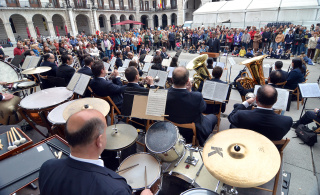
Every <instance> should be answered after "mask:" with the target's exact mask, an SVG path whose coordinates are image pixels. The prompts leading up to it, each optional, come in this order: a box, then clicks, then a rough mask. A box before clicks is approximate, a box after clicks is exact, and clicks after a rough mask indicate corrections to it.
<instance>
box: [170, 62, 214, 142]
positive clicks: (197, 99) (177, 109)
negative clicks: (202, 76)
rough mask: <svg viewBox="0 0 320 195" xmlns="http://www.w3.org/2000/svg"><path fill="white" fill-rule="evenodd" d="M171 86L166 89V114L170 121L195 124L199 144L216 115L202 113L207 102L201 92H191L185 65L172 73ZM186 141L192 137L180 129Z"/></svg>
mask: <svg viewBox="0 0 320 195" xmlns="http://www.w3.org/2000/svg"><path fill="white" fill-rule="evenodd" d="M172 82H173V86H172V88H170V89H169V90H168V95H167V104H166V115H169V117H168V119H169V120H170V121H172V122H176V123H180V124H184V123H192V122H194V123H195V124H196V128H197V138H198V140H199V144H200V145H201V146H203V145H204V143H205V141H206V139H207V138H208V136H209V135H210V134H211V133H212V130H213V129H214V127H215V125H216V124H217V117H216V116H215V115H213V114H209V115H206V116H204V115H202V113H203V112H204V111H205V110H206V107H207V104H206V102H205V101H204V100H203V97H202V95H201V93H199V92H191V87H192V84H191V83H190V81H189V71H188V70H187V69H186V68H185V67H177V68H176V69H175V70H174V71H173V73H172ZM180 133H181V135H183V136H184V137H185V138H186V140H187V142H190V139H192V135H193V133H192V132H190V131H180Z"/></svg>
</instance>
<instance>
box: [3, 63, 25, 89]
mask: <svg viewBox="0 0 320 195" xmlns="http://www.w3.org/2000/svg"><path fill="white" fill-rule="evenodd" d="M0 70H1V72H2V73H3V74H0V81H1V82H7V83H10V82H14V81H19V80H21V76H20V75H19V74H18V72H17V71H16V69H15V68H14V67H13V66H12V65H10V64H8V63H6V62H3V61H0ZM2 91H3V86H2V85H0V92H2Z"/></svg>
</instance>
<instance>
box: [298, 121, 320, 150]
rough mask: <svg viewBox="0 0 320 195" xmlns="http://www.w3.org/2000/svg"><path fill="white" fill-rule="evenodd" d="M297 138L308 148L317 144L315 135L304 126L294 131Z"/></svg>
mask: <svg viewBox="0 0 320 195" xmlns="http://www.w3.org/2000/svg"><path fill="white" fill-rule="evenodd" d="M295 132H296V134H297V137H298V138H300V139H301V140H302V141H303V143H305V144H307V145H308V146H313V145H314V144H315V143H317V134H316V133H315V132H314V131H312V130H310V129H309V128H308V127H307V126H305V125H302V124H301V125H299V126H298V127H297V129H296V130H295Z"/></svg>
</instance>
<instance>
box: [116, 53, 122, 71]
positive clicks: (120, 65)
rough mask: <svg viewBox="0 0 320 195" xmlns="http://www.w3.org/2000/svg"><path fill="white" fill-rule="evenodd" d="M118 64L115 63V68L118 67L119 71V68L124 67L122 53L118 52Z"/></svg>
mask: <svg viewBox="0 0 320 195" xmlns="http://www.w3.org/2000/svg"><path fill="white" fill-rule="evenodd" d="M116 58H117V59H116V62H115V66H116V67H117V69H119V67H122V66H123V63H122V60H121V53H120V52H116Z"/></svg>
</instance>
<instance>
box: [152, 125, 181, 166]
mask: <svg viewBox="0 0 320 195" xmlns="http://www.w3.org/2000/svg"><path fill="white" fill-rule="evenodd" d="M183 143H184V139H183V137H182V136H181V135H180V133H179V129H178V128H177V127H176V126H175V125H174V124H172V123H171V122H157V123H154V124H153V125H151V126H150V128H149V129H148V131H147V134H146V146H147V148H148V150H149V151H151V152H152V153H154V154H156V155H157V156H158V157H159V158H161V159H162V160H163V161H166V162H172V161H175V160H177V159H178V158H180V157H181V156H182V155H183V153H184V150H185V149H184V144H183Z"/></svg>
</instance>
